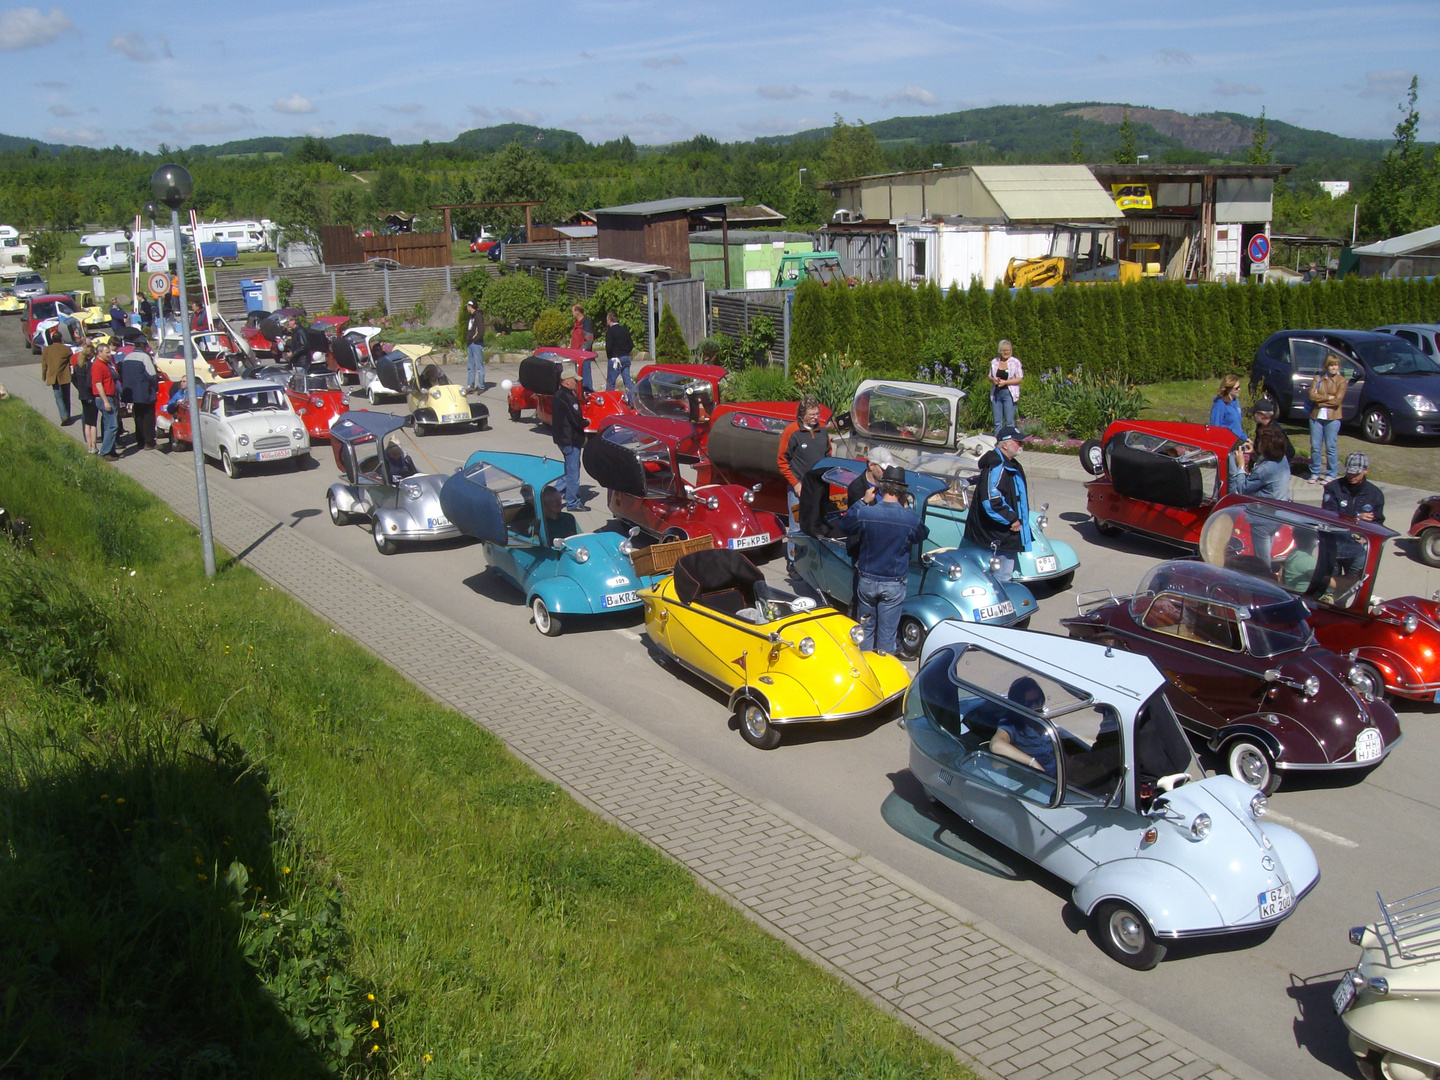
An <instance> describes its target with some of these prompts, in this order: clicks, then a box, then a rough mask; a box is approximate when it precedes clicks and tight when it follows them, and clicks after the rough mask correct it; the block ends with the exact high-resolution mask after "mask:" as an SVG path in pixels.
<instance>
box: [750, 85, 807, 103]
mask: <svg viewBox="0 0 1440 1080" xmlns="http://www.w3.org/2000/svg"><path fill="white" fill-rule="evenodd" d="M755 92H756V93H757V94H759V95H760V96H761V97H763V98H769V99H770V100H771V101H793V100H794V99H795V98H798V97H805V96H807V95H808V94H809V93H810V91H809V90H803V89H801V88H800V87H798V86H795V85H793V84H792V85H790V86H757V87H756V88H755Z"/></svg>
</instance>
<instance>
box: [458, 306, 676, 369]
mask: <svg viewBox="0 0 1440 1080" xmlns="http://www.w3.org/2000/svg"><path fill="white" fill-rule="evenodd" d="M572 325H573V320H572V319H571V318H570V313H569V312H568V311H561V310H560V309H559V308H546V309H545V310H544V311H542V312H540V314H539V315H536V316H535V322H534V324H533V325H532V326H531V327H530V329H531V331H532V332H533V333H534V334H535V344H536V345H552V346H553V345H564V344H565V343H566V342H568V341H569V340H570V327H571V326H572ZM462 336H463V335H462ZM680 340H681V344H684V340H685V339H684V338H681V339H680ZM689 359H690V355H689V353H686V354H685V359H684V360H681V361H679V362H680V363H682V364H683V363H687V362H688V361H689Z"/></svg>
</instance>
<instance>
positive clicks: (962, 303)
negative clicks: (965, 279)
mask: <svg viewBox="0 0 1440 1080" xmlns="http://www.w3.org/2000/svg"><path fill="white" fill-rule="evenodd" d="M969 314H970V294H969V293H967V292H966V291H965V290H964V289H962V288H961V287H960V283H959V282H958V281H952V282H951V283H950V288H949V289H948V290H947V291H946V293H945V323H946V325H947V326H955V325H957V324H960V323H964V322H965V321H966V320H967V319H968V318H969Z"/></svg>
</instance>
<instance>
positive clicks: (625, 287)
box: [583, 277, 650, 348]
mask: <svg viewBox="0 0 1440 1080" xmlns="http://www.w3.org/2000/svg"><path fill="white" fill-rule="evenodd" d="M583 306H584V309H585V314H586V315H588V316H589V317H590V321H591V322H592V323H594V324H595V333H596V336H597V337H599V338H603V337H604V336H605V316H607V315H608V314H610V312H612V311H613V312H615V319H616V321H617V322H619V323H621V324H622V325H623V326H624V327H625V328H626V329H627V330H629V331H630V336H631V337H632V338H634V340H635V346H636V348H639V346H640V343H641V342H642V341H646V340H648V339H649V336H650V335H649V334H648V333H647V332H646V327H645V314H644V312H642V311H641V310H640V305H639V303H638V302H636V300H635V286H634V285H633V284H632V283H631V282H629V281H626V280H625V279H624V278H618V277H612V278H606V279H605V280H604V281H602V282H601V283H600V287H599V288H598V289H596V290H595V291H594V292H593V293H592V294H591V295H590V297H589V298H588V299H587V300H585V302H584V304H583Z"/></svg>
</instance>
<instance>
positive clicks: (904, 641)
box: [895, 615, 925, 660]
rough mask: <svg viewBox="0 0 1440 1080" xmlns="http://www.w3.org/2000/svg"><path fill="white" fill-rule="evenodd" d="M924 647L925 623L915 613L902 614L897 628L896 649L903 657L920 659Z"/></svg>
mask: <svg viewBox="0 0 1440 1080" xmlns="http://www.w3.org/2000/svg"><path fill="white" fill-rule="evenodd" d="M924 647H925V624H924V623H922V622H921V621H920V620H919V619H917V618H915V617H914V616H913V615H902V616H900V625H899V626H898V627H896V630H895V651H896V652H898V653H899V654H900V656H901V658H902V659H905V660H918V659H919V658H920V650H921V649H923V648H924Z"/></svg>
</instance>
